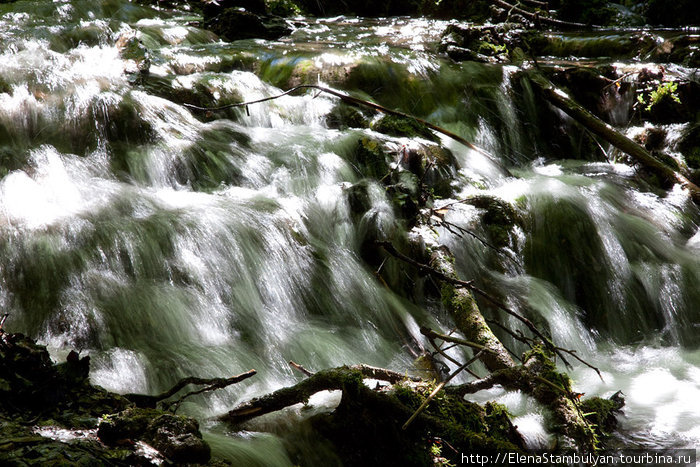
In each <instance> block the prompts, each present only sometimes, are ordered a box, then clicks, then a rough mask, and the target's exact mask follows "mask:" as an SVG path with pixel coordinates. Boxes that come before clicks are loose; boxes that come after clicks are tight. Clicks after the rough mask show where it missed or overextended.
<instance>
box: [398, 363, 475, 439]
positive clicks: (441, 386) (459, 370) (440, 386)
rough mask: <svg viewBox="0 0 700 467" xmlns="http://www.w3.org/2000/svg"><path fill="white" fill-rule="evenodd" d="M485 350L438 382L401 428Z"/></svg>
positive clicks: (403, 428) (407, 424) (405, 426)
mask: <svg viewBox="0 0 700 467" xmlns="http://www.w3.org/2000/svg"><path fill="white" fill-rule="evenodd" d="M483 352H484V351H483V350H481V351H479V352H477V353H476V355H474V356H473V357H472V358H470V359H469V360H468V361H467V362H466V363H465V364H464V365H462V366H460V367H459V368H457V369H456V370H455V371H454V373H452V374H451V375H450V376H448V377H447V378H446V379H445V381H443V382H441V383H440V384H438V385H437V386H436V387H435V389H433V392H431V393H430V395H429V396H428V397H426V398H425V400H424V401H423V403H422V404H421V405H420V407H418V409H417V410H416V411H415V412H413V415H411V417H410V418H409V419H408V420H406V423H404V424H403V426H402V427H401V429H402V430H405V429H407V428H408V426H409V425H410V424H411V423H412V422H413V420H415V419H416V417H417V416H418V415H420V414H421V413H422V412H423V410H425V408H426V407H427V406H428V404H429V403H430V401H431V400H433V398H434V397H435V396H436V395H437V393H438V392H440V390H442V388H444V387H445V385H446V384H447V383H449V382H450V380H452V379H453V378H454V377H455V376H457V375H458V374H460V373H461V372H462V370H464V369H465V368H467V367H468V366H469V365H471V364H472V363H473V362H474V361H476V359H478V358H479V357H480V356H481V354H482V353H483Z"/></svg>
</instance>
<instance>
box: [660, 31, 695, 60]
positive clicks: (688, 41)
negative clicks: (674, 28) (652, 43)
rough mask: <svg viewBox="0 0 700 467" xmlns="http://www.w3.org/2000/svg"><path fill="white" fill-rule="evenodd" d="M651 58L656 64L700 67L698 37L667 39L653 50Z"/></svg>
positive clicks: (684, 35) (685, 35) (691, 35)
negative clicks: (664, 63) (665, 63)
mask: <svg viewBox="0 0 700 467" xmlns="http://www.w3.org/2000/svg"><path fill="white" fill-rule="evenodd" d="M651 56H652V58H653V59H654V60H655V61H657V62H668V63H678V64H681V65H684V66H687V67H691V68H697V67H700V37H698V36H697V35H696V34H682V35H678V36H675V37H669V38H667V39H666V40H664V41H663V42H662V43H661V44H658V45H657V46H656V47H655V48H654V49H653V51H652V55H651Z"/></svg>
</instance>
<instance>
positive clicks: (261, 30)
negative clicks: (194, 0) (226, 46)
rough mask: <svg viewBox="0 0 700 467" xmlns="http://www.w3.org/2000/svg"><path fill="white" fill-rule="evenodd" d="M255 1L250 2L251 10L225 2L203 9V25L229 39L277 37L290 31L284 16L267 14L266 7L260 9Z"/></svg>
mask: <svg viewBox="0 0 700 467" xmlns="http://www.w3.org/2000/svg"><path fill="white" fill-rule="evenodd" d="M235 3H238V2H235ZM246 3H248V2H246ZM257 3H258V2H252V5H251V6H250V8H252V10H248V9H243V8H239V7H237V6H230V7H226V4H224V5H221V6H218V7H214V6H212V7H211V8H208V9H205V10H204V27H205V28H207V29H210V30H211V31H213V32H215V33H216V34H218V35H219V36H221V37H223V38H225V39H227V40H230V41H233V40H238V39H255V38H259V39H278V38H280V37H282V36H284V35H287V34H289V33H290V32H292V29H291V28H290V27H289V25H288V24H287V22H286V21H285V20H284V18H282V17H279V16H274V15H268V14H267V13H266V9H263V11H260V8H259V5H258V6H256V5H257ZM263 6H264V5H263Z"/></svg>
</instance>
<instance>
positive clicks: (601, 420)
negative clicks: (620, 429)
mask: <svg viewBox="0 0 700 467" xmlns="http://www.w3.org/2000/svg"><path fill="white" fill-rule="evenodd" d="M580 408H581V412H583V414H584V416H585V417H586V420H588V422H589V423H591V424H592V425H593V427H594V428H595V430H596V432H597V434H598V435H599V436H606V435H608V434H609V433H610V432H611V431H612V430H613V429H614V428H615V427H616V426H617V419H616V418H615V414H616V413H617V412H619V410H620V404H619V403H618V402H616V401H614V400H611V399H603V398H601V397H589V398H587V399H585V400H584V401H583V402H581V407H580Z"/></svg>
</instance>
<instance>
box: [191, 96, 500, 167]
mask: <svg viewBox="0 0 700 467" xmlns="http://www.w3.org/2000/svg"><path fill="white" fill-rule="evenodd" d="M300 89H317V90H319V91H321V92H325V93H328V94H331V95H333V96H335V97H337V98H339V99H340V100H342V101H343V102H348V103H350V104H354V105H361V106H364V107H369V108H371V109H373V110H376V111H378V112H382V113H385V114H388V115H394V116H397V117H403V118H409V119H411V120H415V121H416V122H418V123H420V124H422V125H425V126H426V127H428V128H430V129H431V130H433V131H437V132H438V133H442V134H443V135H445V136H447V137H448V138H451V139H453V140H455V141H457V142H458V143H461V144H463V145H464V146H466V147H468V148H469V149H472V150H474V151H476V152H478V153H480V154H482V155H483V156H486V157H487V158H489V159H490V160H491V161H492V162H493V163H494V164H496V165H498V167H499V168H500V169H501V170H503V171H504V172H505V173H506V174H507V175H508V176H510V175H511V174H510V172H508V170H507V169H506V168H505V167H503V166H502V165H501V163H500V162H498V160H497V159H496V158H495V157H494V156H493V155H491V154H490V153H489V152H487V151H486V150H485V149H482V148H480V147H478V146H476V145H475V144H474V143H472V142H471V141H468V140H466V139H464V138H462V137H461V136H459V135H457V134H455V133H452V132H451V131H449V130H446V129H444V128H442V127H439V126H437V125H434V124H432V123H430V122H429V121H427V120H423V119H422V118H419V117H414V116H413V115H409V114H407V113H403V112H399V111H398V110H392V109H389V108H388V107H384V106H383V105H379V104H375V103H374V102H370V101H367V100H364V99H360V98H357V97H353V96H349V95H347V94H343V93H341V92H338V91H335V90H333V89H330V88H326V87H323V86H318V85H315V84H301V85H299V86H294V87H293V88H291V89H289V90H287V91H284V92H283V93H281V94H277V95H276V96H270V97H264V98H262V99H256V100H254V101H248V102H240V103H237V104H228V105H222V106H220V107H199V106H197V105H192V104H183V105H184V106H185V107H189V108H191V109H195V110H202V111H216V110H225V109H230V108H233V107H245V106H248V105H250V104H258V103H261V102H266V101H271V100H273V99H279V98H280V97H283V96H286V95H288V94H291V93H293V92H296V91H298V90H300Z"/></svg>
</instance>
